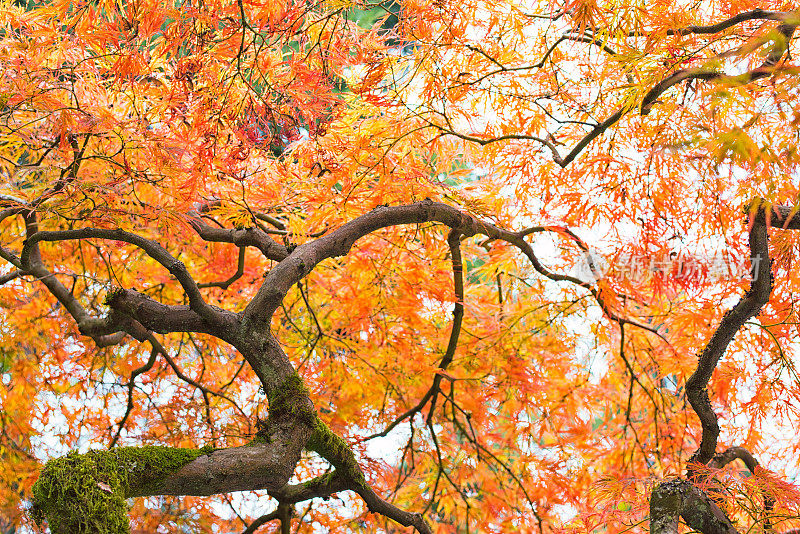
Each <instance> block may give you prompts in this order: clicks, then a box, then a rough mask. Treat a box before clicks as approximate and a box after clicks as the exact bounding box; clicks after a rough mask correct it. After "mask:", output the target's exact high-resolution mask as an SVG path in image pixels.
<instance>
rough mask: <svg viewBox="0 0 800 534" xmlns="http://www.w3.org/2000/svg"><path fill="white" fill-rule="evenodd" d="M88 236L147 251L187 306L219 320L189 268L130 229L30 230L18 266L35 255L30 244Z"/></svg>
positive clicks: (211, 321)
mask: <svg viewBox="0 0 800 534" xmlns="http://www.w3.org/2000/svg"><path fill="white" fill-rule="evenodd" d="M88 238H98V239H112V240H115V241H123V242H125V243H130V244H131V245H135V246H137V247H139V248H141V249H142V250H144V251H145V253H147V255H148V256H150V257H151V258H153V259H154V260H156V261H157V262H158V263H160V264H161V265H162V266H163V267H165V268H166V269H167V270H168V271H169V272H170V273H172V275H173V276H174V277H175V278H176V279H177V280H178V282H179V283H180V285H181V287H183V290H184V292H186V296H187V297H188V298H189V306H190V307H191V309H192V310H193V311H195V312H196V313H197V314H198V315H199V316H200V317H202V318H203V319H204V320H205V321H208V322H209V323H211V324H215V323H218V321H219V320H220V314H219V312H218V310H215V309H214V308H212V307H211V306H209V305H208V304H207V303H206V301H205V300H203V296H202V295H201V294H200V289H199V288H198V287H197V283H196V282H195V281H194V278H192V276H191V275H190V274H189V271H188V270H187V269H186V266H185V265H184V264H183V262H181V261H178V260H177V259H176V258H175V257H173V256H172V254H170V253H169V252H168V251H167V249H165V248H164V247H162V246H161V245H159V244H158V243H156V242H155V241H151V240H149V239H146V238H144V237H142V236H140V235H137V234H133V233H131V232H126V231H125V230H121V229H114V230H109V229H105V228H79V229H76V230H50V231H41V232H34V233H32V234H29V235H28V238H27V239H26V240H25V244H24V246H23V247H22V253H21V254H20V259H21V261H22V265H23V266H25V265H28V264H29V263H30V260H31V256H32V255H33V254H38V249H36V248H34V247H35V245H37V244H38V243H40V242H42V241H47V242H55V241H66V240H74V239H88ZM34 251H36V252H34Z"/></svg>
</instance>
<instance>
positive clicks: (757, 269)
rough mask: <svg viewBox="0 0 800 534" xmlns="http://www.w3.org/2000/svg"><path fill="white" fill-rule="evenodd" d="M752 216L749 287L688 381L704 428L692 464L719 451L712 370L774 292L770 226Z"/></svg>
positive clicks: (689, 395) (725, 317)
mask: <svg viewBox="0 0 800 534" xmlns="http://www.w3.org/2000/svg"><path fill="white" fill-rule="evenodd" d="M756 209H757V210H758V211H759V212H763V211H764V208H763V207H761V206H757V207H756ZM751 219H752V226H751V228H750V236H749V244H750V262H751V278H752V279H751V282H750V288H749V289H748V290H747V292H746V293H745V295H744V296H743V297H742V298H741V300H739V302H738V303H737V304H736V305H735V306H734V307H733V308H732V309H731V310H729V311H728V312H727V313H725V315H723V317H722V321H721V322H720V325H719V326H718V327H717V329H716V330H715V331H714V334H713V335H712V336H711V339H710V340H709V341H708V343H707V344H706V346H705V348H704V349H703V350H702V352H701V353H700V355H699V356H698V361H697V368H696V369H695V371H694V373H692V376H690V377H689V379H688V380H687V381H686V397H687V398H688V399H689V403H690V404H691V405H692V408H693V409H694V411H695V413H697V416H698V417H699V418H700V423H701V425H702V427H703V435H702V439H701V442H700V447H699V448H698V449H697V451H696V452H695V453H694V454H693V455H692V457H691V459H690V460H689V462H690V464H691V463H699V464H707V463H708V462H709V461H710V460H711V459H712V458H713V457H714V454H715V453H716V448H717V437H718V436H719V424H718V423H717V415H716V414H715V413H714V410H713V409H712V407H711V402H710V401H709V398H708V390H707V389H706V388H707V386H708V381H709V380H710V379H711V373H712V372H713V371H714V368H715V367H716V366H717V362H719V360H720V358H722V356H723V354H725V350H726V349H727V348H728V344H729V343H730V342H731V340H733V337H734V336H735V335H736V332H738V331H739V329H740V328H741V327H742V325H744V323H745V322H746V321H747V320H748V319H750V318H751V317H754V316H755V315H757V314H758V312H759V311H760V310H761V308H762V307H763V306H764V305H765V304H766V303H767V302H768V301H769V296H770V292H771V291H772V273H771V272H770V259H769V247H768V239H769V238H768V235H767V227H766V225H765V224H764V223H763V222H761V221H759V217H758V216H756V214H755V213H753V216H752V217H751ZM689 469H690V477H691V476H692V468H691V467H690V468H689Z"/></svg>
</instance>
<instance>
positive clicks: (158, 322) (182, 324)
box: [86, 289, 238, 341]
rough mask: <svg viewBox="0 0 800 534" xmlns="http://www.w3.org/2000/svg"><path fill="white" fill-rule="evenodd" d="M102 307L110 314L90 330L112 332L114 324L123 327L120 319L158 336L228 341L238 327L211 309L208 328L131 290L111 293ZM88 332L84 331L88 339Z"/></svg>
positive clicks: (192, 315)
mask: <svg viewBox="0 0 800 534" xmlns="http://www.w3.org/2000/svg"><path fill="white" fill-rule="evenodd" d="M106 304H108V306H109V307H110V308H111V310H112V314H111V315H110V316H109V317H108V318H106V319H105V320H95V322H94V323H91V327H92V328H98V329H102V328H109V327H111V329H113V328H114V325H116V324H118V322H121V323H122V324H124V317H125V316H127V317H130V318H132V319H135V320H136V321H138V322H139V323H140V324H141V325H142V326H144V328H146V329H147V330H151V331H153V332H157V333H159V334H168V333H172V332H201V333H205V334H212V335H215V336H218V337H220V338H223V339H229V338H230V335H232V333H233V331H234V330H235V328H236V326H237V323H238V317H237V316H236V314H235V313H232V312H228V311H225V310H220V309H218V308H214V309H213V311H214V314H215V316H216V320H215V321H214V324H209V323H208V322H207V321H205V320H204V319H203V318H202V317H200V315H199V314H198V313H196V312H195V311H194V310H192V309H191V308H190V307H189V306H184V305H174V306H171V305H167V304H162V303H161V302H158V301H156V300H153V299H151V298H150V297H148V296H147V295H144V294H142V293H139V292H138V291H134V290H133V289H117V290H115V291H112V292H111V293H110V294H109V295H108V298H107V299H106ZM121 316H122V317H121ZM87 326H88V325H87ZM92 328H87V329H86V330H87V333H88V334H89V335H91V332H92V331H93V330H92ZM140 341H142V340H140Z"/></svg>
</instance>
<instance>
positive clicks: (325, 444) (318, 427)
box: [306, 417, 365, 484]
mask: <svg viewBox="0 0 800 534" xmlns="http://www.w3.org/2000/svg"><path fill="white" fill-rule="evenodd" d="M306 448H307V449H308V450H310V451H314V452H316V453H317V454H319V455H320V456H322V457H323V458H325V459H326V460H328V461H329V462H330V463H331V465H333V467H335V468H336V470H337V471H339V472H340V473H343V474H344V475H345V476H347V477H348V478H350V479H351V480H353V481H355V482H356V483H358V484H364V483H365V480H364V474H363V473H362V472H361V468H359V467H358V462H357V461H356V457H355V456H354V455H353V451H352V450H350V447H349V446H348V445H347V442H346V441H345V440H344V439H342V438H341V437H339V436H338V435H336V434H335V433H334V432H333V431H332V430H331V429H330V428H328V425H326V424H325V423H323V422H322V420H321V419H320V418H319V417H316V418H315V421H314V433H313V434H312V435H311V439H309V440H308V443H307V444H306Z"/></svg>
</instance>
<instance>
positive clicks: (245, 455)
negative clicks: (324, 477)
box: [127, 425, 310, 497]
mask: <svg viewBox="0 0 800 534" xmlns="http://www.w3.org/2000/svg"><path fill="white" fill-rule="evenodd" d="M309 433H310V431H309V429H308V428H307V427H305V426H303V425H296V426H294V427H292V428H291V430H290V431H288V432H285V433H284V432H282V433H280V434H278V433H274V434H273V435H272V436H271V441H270V442H269V443H253V444H250V445H246V446H244V447H234V448H230V449H219V450H216V451H213V452H211V453H209V454H208V455H203V456H199V457H198V458H197V459H195V460H193V461H191V462H189V463H188V464H186V465H184V466H183V467H181V468H180V469H178V470H177V471H175V472H174V473H172V474H170V475H169V476H167V477H165V478H164V479H163V480H161V481H158V482H157V483H155V484H153V483H149V482H148V483H147V484H140V483H138V481H136V480H132V481H131V487H130V490H129V491H128V493H127V496H128V497H144V496H150V495H199V496H205V495H214V494H217V493H230V492H232V491H247V490H259V489H263V490H268V491H272V490H277V489H279V488H282V487H284V486H285V485H286V482H287V481H288V480H289V478H290V477H291V476H292V473H293V472H294V468H295V465H296V464H297V462H298V461H299V459H300V451H301V450H302V445H299V444H302V443H305V441H306V440H307V439H308V434H309ZM298 445H299V446H298Z"/></svg>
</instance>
